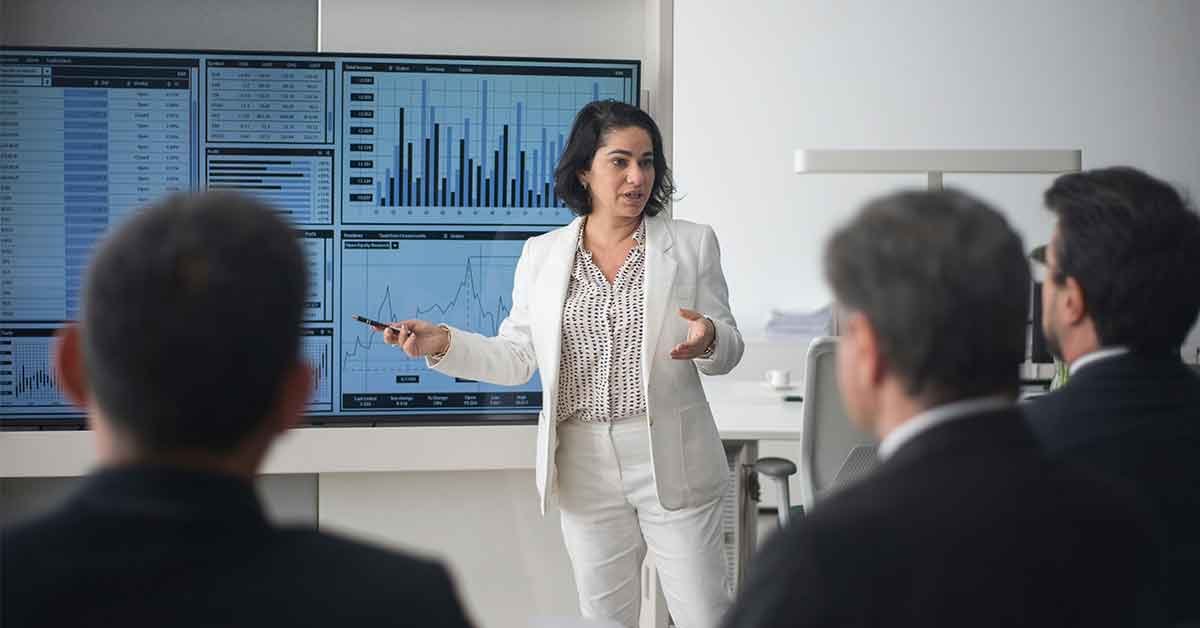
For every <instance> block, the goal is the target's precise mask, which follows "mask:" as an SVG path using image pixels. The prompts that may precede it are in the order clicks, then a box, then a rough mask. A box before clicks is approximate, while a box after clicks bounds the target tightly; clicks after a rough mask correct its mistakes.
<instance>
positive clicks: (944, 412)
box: [878, 395, 1013, 460]
mask: <svg viewBox="0 0 1200 628" xmlns="http://www.w3.org/2000/svg"><path fill="white" fill-rule="evenodd" d="M1012 405H1013V400H1012V399H1009V398H1008V397H1005V396H1004V395H995V396H992V397H975V398H973V399H963V400H961V401H952V402H950V403H947V404H944V405H940V406H937V407H935V408H930V409H929V410H926V411H924V412H922V413H920V414H918V415H916V416H914V417H912V418H911V419H909V420H907V421H905V422H904V423H901V424H900V426H899V427H897V428H896V429H894V430H892V431H891V432H890V433H889V434H888V435H887V436H885V437H884V438H883V441H882V442H880V443H879V452H878V453H879V459H880V460H887V459H888V458H889V457H891V455H892V454H894V453H896V450H897V449H900V447H901V446H903V445H904V444H905V443H907V442H908V441H910V440H912V439H914V438H916V437H917V436H918V435H920V434H921V433H923V432H926V431H928V430H930V429H933V428H934V427H937V426H938V425H941V424H943V423H946V422H947V421H952V420H954V419H961V418H964V417H968V416H971V415H974V414H981V413H983V412H991V411H993V410H1003V409H1005V408H1009V407H1012Z"/></svg>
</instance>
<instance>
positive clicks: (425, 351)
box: [372, 319, 450, 358]
mask: <svg viewBox="0 0 1200 628" xmlns="http://www.w3.org/2000/svg"><path fill="white" fill-rule="evenodd" d="M372 327H374V328H375V331H380V332H383V341H384V342H386V343H388V344H389V345H395V346H397V347H400V348H401V349H404V352H405V353H407V354H408V355H409V356H410V357H414V358H419V357H421V356H426V355H430V354H438V353H445V352H446V349H448V348H449V347H450V332H448V331H446V330H445V329H442V328H441V327H438V326H437V325H434V324H433V323H430V322H428V321H421V320H415V319H412V320H407V321H399V322H395V323H389V324H388V326H387V327H382V326H374V325H372Z"/></svg>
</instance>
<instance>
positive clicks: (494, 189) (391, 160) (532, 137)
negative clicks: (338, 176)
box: [342, 63, 633, 226]
mask: <svg viewBox="0 0 1200 628" xmlns="http://www.w3.org/2000/svg"><path fill="white" fill-rule="evenodd" d="M632 85H633V81H632V79H631V77H630V76H629V75H628V72H627V71H621V70H614V69H611V68H596V67H546V66H519V65H510V66H486V65H478V66H471V65H462V64H424V63H422V64H416V63H414V64H387V63H374V64H358V63H345V64H344V65H343V74H342V97H343V112H342V137H343V143H344V146H345V150H344V151H343V156H342V159H343V168H342V183H343V185H342V190H343V194H344V197H343V203H342V206H343V222H345V223H408V224H468V225H470V224H478V225H502V224H506V225H538V226H541V225H561V224H565V223H566V222H568V221H569V219H570V213H569V211H568V210H567V209H566V207H565V205H564V204H563V203H562V201H561V200H559V199H558V198H556V196H555V194H554V169H555V167H556V166H557V165H558V159H559V156H560V155H561V154H562V151H563V147H564V146H565V143H566V139H567V137H566V136H567V134H568V133H569V131H570V128H571V123H572V122H573V120H574V117H575V114H576V113H577V112H578V111H579V109H580V108H581V107H582V106H583V105H585V104H586V103H588V102H591V101H593V100H598V99H605V98H613V99H623V100H628V99H629V92H630V90H631V89H632V87H631V86H632Z"/></svg>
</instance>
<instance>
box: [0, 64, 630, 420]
mask: <svg viewBox="0 0 1200 628" xmlns="http://www.w3.org/2000/svg"><path fill="white" fill-rule="evenodd" d="M640 69H641V68H640V63H639V62H638V61H624V60H593V59H542V58H539V59H531V58H496V57H461V56H453V57H435V56H420V55H398V54H388V55H382V54H328V53H323V54H296V53H264V52H237V51H194V50H100V49H40V48H4V49H0V426H9V427H11V426H48V425H49V426H70V425H79V424H82V416H81V414H80V413H79V411H78V410H77V409H76V408H73V407H71V406H70V405H69V404H68V403H67V401H66V400H65V399H64V398H63V395H62V394H61V392H60V391H59V389H58V386H57V382H56V381H55V375H54V371H53V368H52V366H51V355H52V350H53V343H54V333H55V331H56V330H57V329H59V328H60V327H61V326H62V325H63V324H64V323H66V322H69V321H72V320H74V319H75V318H76V317H77V316H78V313H79V310H80V298H81V285H80V284H81V277H82V276H83V274H84V270H85V268H86V266H87V264H88V259H89V256H90V254H91V251H92V249H93V248H94V247H95V245H96V243H97V242H98V240H99V239H101V238H102V237H103V236H104V235H105V233H107V232H108V231H109V230H110V229H112V228H113V227H114V226H115V225H118V224H120V222H121V221H122V220H123V219H124V218H126V217H127V216H129V215H131V214H133V213H134V212H136V211H138V209H139V208H142V207H145V206H146V205H148V204H150V203H153V202H155V201H156V200H158V199H160V198H162V197H163V196H164V195H166V194H170V193H173V192H180V191H194V190H205V189H223V190H236V191H239V192H243V193H246V194H252V195H254V196H257V197H258V198H261V199H263V200H264V201H266V202H268V203H270V204H271V205H272V206H273V207H275V208H276V209H277V210H278V211H279V212H280V213H281V214H282V215H284V216H285V217H286V218H287V219H288V220H290V221H291V223H292V224H294V225H295V228H296V232H297V235H298V237H299V238H300V239H301V241H302V243H303V246H304V249H305V251H306V252H307V255H308V267H309V271H310V280H311V283H310V286H309V294H308V299H307V301H306V303H305V324H304V329H303V332H302V333H303V337H302V347H303V355H304V357H305V359H306V360H307V361H308V362H309V364H310V365H311V366H312V369H313V371H314V373H315V374H316V377H315V384H314V389H313V393H312V398H311V400H310V402H309V407H308V420H309V421H310V422H312V423H319V424H325V423H356V424H361V423H376V422H381V421H386V422H397V423H422V424H429V423H444V424H457V423H480V422H513V421H530V420H534V419H535V418H536V413H537V411H538V410H539V409H540V405H541V401H542V395H541V390H540V387H539V384H538V379H537V377H536V376H535V377H534V378H533V380H531V381H530V382H529V383H528V384H526V385H522V386H512V387H502V386H494V385H490V384H485V383H482V382H476V381H467V380H462V379H456V378H453V377H447V376H445V375H442V374H440V373H436V372H433V371H430V370H429V369H428V368H426V366H425V363H424V361H423V360H420V359H410V358H408V357H407V356H406V355H405V354H404V353H403V352H402V351H398V350H396V349H395V348H392V347H388V346H385V345H383V343H382V341H381V338H380V337H379V335H377V334H375V333H373V332H372V331H371V330H370V329H369V328H367V327H365V326H364V325H362V324H361V323H358V322H355V321H354V320H353V319H351V316H352V315H354V314H361V315H365V316H368V317H370V318H373V319H377V320H400V319H405V318H425V319H429V320H433V321H444V322H446V323H448V324H451V325H454V326H456V327H459V328H462V329H468V330H471V331H476V332H479V333H483V334H494V333H495V332H496V328H497V326H498V325H499V324H500V322H501V321H502V320H504V318H505V316H507V314H508V310H509V308H510V307H511V306H512V303H511V298H512V294H511V293H512V282H513V271H514V268H515V265H516V261H517V258H518V256H519V255H520V252H521V247H522V244H523V243H524V241H525V239H527V238H529V237H531V236H535V235H538V234H541V233H545V232H546V231H549V230H551V229H554V228H556V227H559V226H561V225H564V224H566V223H567V222H569V221H570V219H571V218H572V215H571V213H570V211H569V210H568V209H567V208H566V207H565V206H564V204H563V203H562V201H560V200H559V199H558V198H556V197H555V194H554V169H555V166H556V165H557V162H558V157H559V155H560V154H561V153H562V150H563V147H564V144H565V142H566V136H567V134H568V132H569V130H570V126H571V123H572V121H573V119H574V116H575V114H576V112H577V111H578V110H579V109H580V108H581V107H582V105H584V104H585V103H587V102H590V101H593V100H598V99H615V100H619V101H623V102H627V103H630V104H634V105H636V104H638V95H639V87H640V85H639V81H640ZM231 403H232V401H231Z"/></svg>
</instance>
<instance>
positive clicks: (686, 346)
mask: <svg viewBox="0 0 1200 628" xmlns="http://www.w3.org/2000/svg"><path fill="white" fill-rule="evenodd" d="M679 315H680V316H682V317H683V318H684V319H686V320H687V322H688V335H687V340H685V341H683V342H681V343H679V344H677V345H675V346H674V347H672V348H671V358H672V359H675V360H694V359H696V358H698V357H700V355H701V354H702V353H704V350H705V349H707V348H708V345H710V344H712V340H713V338H714V337H716V335H717V329H716V326H714V325H713V322H712V321H710V320H708V319H707V318H705V317H704V315H702V314H700V312H697V311H695V310H689V309H687V308H682V307H681V308H679Z"/></svg>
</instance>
